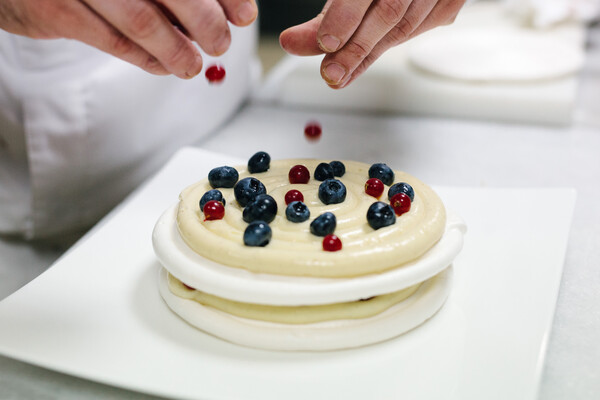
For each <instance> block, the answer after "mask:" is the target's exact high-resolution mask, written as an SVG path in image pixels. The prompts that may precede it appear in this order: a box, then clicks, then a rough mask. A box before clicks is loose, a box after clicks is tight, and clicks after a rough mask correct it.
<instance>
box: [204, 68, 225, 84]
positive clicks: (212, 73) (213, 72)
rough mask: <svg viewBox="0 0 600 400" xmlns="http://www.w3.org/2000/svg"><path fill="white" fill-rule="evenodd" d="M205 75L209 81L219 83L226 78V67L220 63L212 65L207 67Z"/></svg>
mask: <svg viewBox="0 0 600 400" xmlns="http://www.w3.org/2000/svg"><path fill="white" fill-rule="evenodd" d="M204 75H205V76H206V79H207V80H208V82H209V83H219V82H221V81H222V80H223V79H225V68H223V66H221V65H218V64H215V65H211V66H210V67H208V68H207V69H206V72H205V73H204Z"/></svg>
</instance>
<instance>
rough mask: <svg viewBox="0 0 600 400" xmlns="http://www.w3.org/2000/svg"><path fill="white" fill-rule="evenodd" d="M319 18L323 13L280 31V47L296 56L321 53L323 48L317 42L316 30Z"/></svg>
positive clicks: (319, 22) (319, 21) (321, 17)
mask: <svg viewBox="0 0 600 400" xmlns="http://www.w3.org/2000/svg"><path fill="white" fill-rule="evenodd" d="M321 19H323V14H319V15H317V16H316V17H314V18H313V19H311V20H310V21H306V22H304V23H303V24H300V25H296V26H293V27H291V28H288V29H286V30H284V31H283V32H281V34H280V35H279V44H280V45H281V48H282V49H283V50H285V51H286V52H288V53H290V54H293V55H296V56H315V55H317V54H323V50H322V49H321V48H320V47H319V44H318V42H317V30H318V29H319V25H320V24H321Z"/></svg>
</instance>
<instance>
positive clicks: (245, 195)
mask: <svg viewBox="0 0 600 400" xmlns="http://www.w3.org/2000/svg"><path fill="white" fill-rule="evenodd" d="M265 193H267V188H266V187H265V185H263V184H262V182H261V181H259V180H258V179H256V178H252V177H249V178H244V179H240V181H239V182H238V183H236V184H235V186H234V187H233V194H234V195H235V199H236V200H237V202H238V203H239V204H240V206H242V207H246V205H247V204H248V203H250V202H251V201H252V200H254V199H255V198H256V196H258V195H259V194H265Z"/></svg>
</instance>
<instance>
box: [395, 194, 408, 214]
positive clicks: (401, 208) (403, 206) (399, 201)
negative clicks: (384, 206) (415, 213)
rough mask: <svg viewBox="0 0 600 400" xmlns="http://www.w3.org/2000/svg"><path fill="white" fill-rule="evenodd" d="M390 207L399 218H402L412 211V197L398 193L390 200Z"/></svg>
mask: <svg viewBox="0 0 600 400" xmlns="http://www.w3.org/2000/svg"><path fill="white" fill-rule="evenodd" d="M390 205H391V206H392V208H393V209H394V213H396V215H397V216H400V215H402V214H404V213H406V212H408V211H410V205H411V201H410V197H408V195H407V194H405V193H397V194H395V195H393V196H392V198H391V199H390Z"/></svg>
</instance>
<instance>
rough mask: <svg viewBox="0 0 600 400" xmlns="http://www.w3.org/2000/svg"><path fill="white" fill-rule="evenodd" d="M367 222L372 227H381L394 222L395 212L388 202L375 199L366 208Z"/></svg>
mask: <svg viewBox="0 0 600 400" xmlns="http://www.w3.org/2000/svg"><path fill="white" fill-rule="evenodd" d="M367 222H368V223H369V225H370V226H371V228H373V229H379V228H383V227H385V226H388V225H392V224H394V223H396V214H395V213H394V209H393V208H392V206H390V205H389V204H387V203H384V202H383V201H376V202H375V203H373V204H371V206H370V207H369V209H368V210H367Z"/></svg>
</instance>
